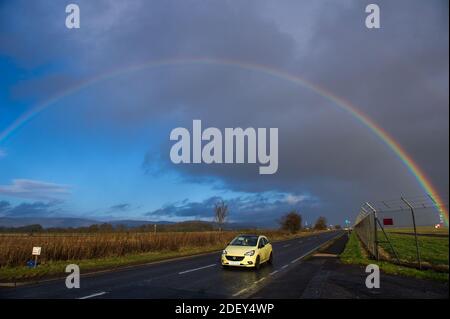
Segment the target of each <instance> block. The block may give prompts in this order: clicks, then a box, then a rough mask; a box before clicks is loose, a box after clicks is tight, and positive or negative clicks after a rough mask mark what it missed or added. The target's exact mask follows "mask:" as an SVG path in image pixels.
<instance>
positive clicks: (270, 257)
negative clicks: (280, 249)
mask: <svg viewBox="0 0 450 319" xmlns="http://www.w3.org/2000/svg"><path fill="white" fill-rule="evenodd" d="M267 262H268V263H269V264H270V265H272V263H273V254H272V253H270V256H269V260H268V261H267Z"/></svg>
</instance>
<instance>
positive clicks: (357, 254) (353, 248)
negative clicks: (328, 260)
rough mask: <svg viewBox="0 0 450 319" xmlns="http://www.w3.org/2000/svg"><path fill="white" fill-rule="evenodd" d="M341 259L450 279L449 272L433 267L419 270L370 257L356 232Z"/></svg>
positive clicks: (404, 273) (410, 274) (389, 271)
mask: <svg viewBox="0 0 450 319" xmlns="http://www.w3.org/2000/svg"><path fill="white" fill-rule="evenodd" d="M340 259H341V261H342V262H343V263H344V264H356V265H364V266H365V265H368V264H377V265H378V266H379V267H380V270H382V271H383V272H385V273H387V274H392V275H401V276H408V277H415V278H420V279H431V280H436V281H441V282H445V281H448V280H449V278H448V273H444V272H437V271H434V270H431V269H428V270H419V269H416V268H410V267H405V266H399V265H395V264H393V263H390V262H387V261H376V260H373V259H370V258H369V257H368V256H367V254H366V252H365V250H364V249H363V247H362V246H361V243H360V241H359V240H358V238H357V237H356V234H355V232H353V233H352V234H351V235H350V239H349V241H348V242H347V245H346V247H345V250H344V252H343V253H342V254H341V255H340Z"/></svg>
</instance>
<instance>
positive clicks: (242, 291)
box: [233, 277, 266, 297]
mask: <svg viewBox="0 0 450 319" xmlns="http://www.w3.org/2000/svg"><path fill="white" fill-rule="evenodd" d="M264 279H266V277H262V278H261V279H259V280H257V281H255V282H254V283H253V285H251V286H250V287H247V288H244V289H242V290H239V291H238V292H236V293H235V294H233V297H237V296H239V295H242V294H243V293H244V292H246V291H247V290H249V289H250V288H252V287H253V286H254V285H256V284H258V283H260V282H261V281H263V280H264Z"/></svg>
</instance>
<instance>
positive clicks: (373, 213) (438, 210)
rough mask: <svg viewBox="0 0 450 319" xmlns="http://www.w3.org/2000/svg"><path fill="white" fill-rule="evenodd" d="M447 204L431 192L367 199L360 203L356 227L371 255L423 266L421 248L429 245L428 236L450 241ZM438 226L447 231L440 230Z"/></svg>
mask: <svg viewBox="0 0 450 319" xmlns="http://www.w3.org/2000/svg"><path fill="white" fill-rule="evenodd" d="M444 205H445V207H447V206H448V204H446V203H444ZM445 207H442V206H440V205H438V204H437V203H436V202H435V201H434V200H433V198H431V197H430V196H417V197H410V198H404V197H401V198H399V199H394V200H385V201H379V202H372V203H368V202H367V203H365V204H364V205H362V206H361V210H360V213H359V215H358V216H357V218H356V221H355V224H354V226H353V230H354V231H355V233H356V235H357V236H358V238H359V240H360V241H361V243H362V244H363V246H364V248H365V249H366V250H367V252H368V253H369V254H370V255H371V257H372V258H375V259H376V260H380V259H389V260H390V261H393V262H396V263H400V264H405V263H406V264H409V265H413V266H417V267H418V268H422V264H423V262H422V258H421V249H422V250H423V249H426V247H427V245H428V242H425V240H428V239H429V238H430V237H429V236H431V237H442V238H445V239H443V240H447V243H448V225H445V220H444V216H443V209H444V208H445ZM439 228H442V229H444V230H445V229H446V230H447V231H446V232H445V231H444V232H439ZM405 236H406V237H405ZM405 238H406V239H405ZM405 245H406V249H405V247H404V246H405ZM447 246H448V244H447ZM399 248H402V249H399ZM447 249H448V248H447ZM444 259H445V256H444V258H443V260H444ZM447 269H448V253H447Z"/></svg>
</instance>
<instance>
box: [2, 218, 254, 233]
mask: <svg viewBox="0 0 450 319" xmlns="http://www.w3.org/2000/svg"><path fill="white" fill-rule="evenodd" d="M105 223H107V224H110V225H112V226H113V227H117V226H120V225H122V226H125V227H126V228H138V227H144V228H146V229H150V228H151V229H153V225H155V224H156V225H157V229H158V230H159V231H208V230H214V229H217V228H218V226H217V224H216V223H214V222H208V221H199V220H188V221H182V222H170V221H149V220H133V219H124V220H112V221H100V220H93V219H84V218H70V217H61V218H52V217H32V218H31V217H30V218H29V217H17V218H12V217H0V228H1V227H3V228H18V227H24V226H30V225H34V226H36V225H41V226H42V227H43V228H69V227H70V228H79V227H89V226H91V225H94V224H97V225H101V224H105ZM223 228H224V229H226V230H239V229H252V228H255V227H254V226H253V227H252V226H251V225H248V224H241V223H226V224H225V225H223Z"/></svg>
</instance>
